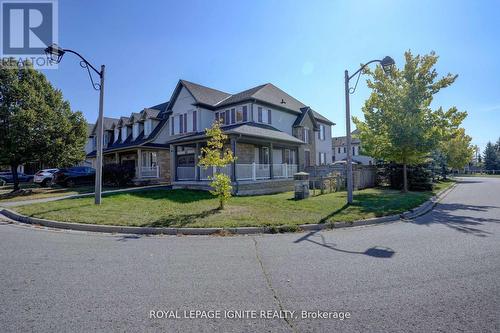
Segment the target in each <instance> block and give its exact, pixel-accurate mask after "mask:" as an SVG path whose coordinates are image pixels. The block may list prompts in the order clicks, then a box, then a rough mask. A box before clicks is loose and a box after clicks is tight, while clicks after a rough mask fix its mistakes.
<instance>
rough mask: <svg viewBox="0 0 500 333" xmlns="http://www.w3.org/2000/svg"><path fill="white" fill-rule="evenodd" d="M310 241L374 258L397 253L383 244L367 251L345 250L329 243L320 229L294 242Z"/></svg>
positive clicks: (342, 251)
mask: <svg viewBox="0 0 500 333" xmlns="http://www.w3.org/2000/svg"><path fill="white" fill-rule="evenodd" d="M304 241H306V242H310V243H313V244H316V245H319V246H322V247H325V248H327V249H330V250H333V251H337V252H341V253H348V254H362V255H365V256H369V257H373V258H386V259H387V258H392V257H393V256H394V254H395V253H396V252H395V251H394V250H392V249H391V248H389V247H383V246H377V245H376V246H373V247H370V248H368V249H366V250H365V251H363V252H361V251H350V250H344V249H341V248H339V247H337V244H335V243H328V242H327V241H326V240H325V237H324V236H323V234H321V233H319V232H318V231H311V232H309V233H307V234H305V235H304V236H302V237H300V238H298V239H297V240H295V241H294V243H300V242H304Z"/></svg>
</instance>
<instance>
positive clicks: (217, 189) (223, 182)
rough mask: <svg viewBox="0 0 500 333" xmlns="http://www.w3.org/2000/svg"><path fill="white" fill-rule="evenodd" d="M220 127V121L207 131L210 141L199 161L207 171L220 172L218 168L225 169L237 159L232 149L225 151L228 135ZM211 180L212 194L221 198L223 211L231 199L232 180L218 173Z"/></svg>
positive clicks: (220, 204) (203, 149)
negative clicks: (210, 168) (211, 168)
mask: <svg viewBox="0 0 500 333" xmlns="http://www.w3.org/2000/svg"><path fill="white" fill-rule="evenodd" d="M220 125H221V123H220V121H215V122H214V123H213V125H212V127H211V128H207V129H206V130H205V133H206V135H207V137H208V138H209V140H208V142H207V146H206V147H203V148H201V156H200V159H199V161H198V165H199V166H201V167H203V168H205V169H207V168H209V167H215V170H218V168H221V167H225V166H226V165H228V164H231V163H232V162H234V160H235V159H236V158H235V157H234V156H233V152H232V151H231V150H230V149H225V150H224V143H225V142H226V141H227V135H225V134H224V133H223V132H222V130H221V128H220ZM210 179H211V180H212V182H211V183H210V186H212V188H213V190H212V191H210V193H212V194H213V195H216V196H217V197H219V209H221V210H222V209H224V204H225V203H226V201H227V200H228V199H229V198H230V197H231V190H232V186H231V178H229V176H228V175H226V174H224V173H221V172H218V171H216V172H215V174H214V175H213V176H211V177H210Z"/></svg>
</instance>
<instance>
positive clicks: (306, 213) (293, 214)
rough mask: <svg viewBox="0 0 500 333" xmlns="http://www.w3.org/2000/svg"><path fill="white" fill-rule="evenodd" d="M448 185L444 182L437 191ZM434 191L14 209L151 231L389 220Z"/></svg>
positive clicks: (198, 196)
mask: <svg viewBox="0 0 500 333" xmlns="http://www.w3.org/2000/svg"><path fill="white" fill-rule="evenodd" d="M449 185H451V183H449V182H448V183H442V185H439V187H438V188H437V189H436V191H437V190H440V189H442V188H444V187H445V186H449ZM432 195H433V193H432V192H410V193H407V194H402V193H401V192H399V191H395V190H387V189H366V190H361V191H356V192H354V204H353V205H352V206H349V207H347V206H346V205H345V202H346V192H337V193H330V194H324V195H318V196H315V197H311V198H309V199H306V200H300V201H295V200H293V193H292V192H287V193H280V194H273V195H260V196H250V197H233V198H231V199H230V201H229V203H228V204H227V207H226V209H225V210H224V211H218V210H217V209H216V207H217V199H216V198H214V197H213V196H212V195H211V194H210V193H208V192H203V191H191V190H149V191H141V192H129V193H117V194H110V195H106V196H104V198H103V203H102V205H101V206H95V205H94V199H93V197H89V198H78V199H66V200H61V201H53V202H48V203H43V204H31V205H26V206H20V207H16V208H15V210H17V211H18V212H20V213H21V214H24V215H28V216H33V217H39V218H45V219H50V220H57V221H67V222H80V223H94V224H109V225H125V226H153V227H241V226H263V225H266V226H277V225H299V224H307V223H324V222H336V221H354V220H359V219H366V218H371V217H376V216H384V215H392V214H396V213H401V212H404V211H406V210H408V209H411V208H413V207H416V206H418V205H420V204H421V203H423V202H424V201H426V200H427V199H428V198H429V197H431V196H432Z"/></svg>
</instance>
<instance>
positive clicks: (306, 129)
mask: <svg viewBox="0 0 500 333" xmlns="http://www.w3.org/2000/svg"><path fill="white" fill-rule="evenodd" d="M303 131H304V142H305V143H309V129H308V128H305V127H304V128H303Z"/></svg>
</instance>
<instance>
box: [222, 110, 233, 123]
mask: <svg viewBox="0 0 500 333" xmlns="http://www.w3.org/2000/svg"><path fill="white" fill-rule="evenodd" d="M224 115H225V117H224V124H226V125H229V124H230V119H229V118H230V116H231V115H230V113H229V110H226V112H224Z"/></svg>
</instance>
